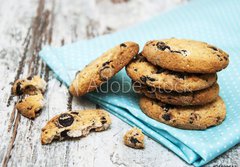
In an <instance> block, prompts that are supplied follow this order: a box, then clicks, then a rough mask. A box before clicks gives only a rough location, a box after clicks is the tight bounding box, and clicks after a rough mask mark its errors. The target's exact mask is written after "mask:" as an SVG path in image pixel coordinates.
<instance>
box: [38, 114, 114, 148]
mask: <svg viewBox="0 0 240 167" xmlns="http://www.w3.org/2000/svg"><path fill="white" fill-rule="evenodd" d="M110 124H111V118H110V116H109V114H108V113H107V112H106V111H104V110H83V111H79V110H78V111H70V112H65V113H62V114H59V115H57V116H55V117H53V118H52V119H51V120H50V121H48V123H47V124H46V125H45V127H44V128H43V129H42V134H41V142H42V144H49V143H51V142H52V141H53V140H54V139H55V140H64V139H69V138H79V137H82V136H87V135H88V134H89V132H90V131H92V130H94V131H96V132H99V131H103V130H106V129H108V127H109V126H110Z"/></svg>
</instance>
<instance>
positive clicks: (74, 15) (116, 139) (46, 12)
mask: <svg viewBox="0 0 240 167" xmlns="http://www.w3.org/2000/svg"><path fill="white" fill-rule="evenodd" d="M19 2H20V1H17V0H10V1H1V6H0V18H1V22H0V34H1V37H2V38H1V39H0V64H1V65H0V70H1V72H2V73H1V74H0V76H1V78H2V80H1V82H0V90H1V95H0V105H1V106H3V107H2V113H1V116H2V121H0V127H1V128H0V139H1V141H2V143H1V145H0V162H1V164H2V165H3V166H7V165H8V166H159V165H161V166H176V164H177V166H187V165H186V164H185V163H184V162H183V161H182V160H180V159H179V158H178V157H177V156H175V155H174V154H173V153H172V152H171V151H168V150H167V149H166V148H164V147H162V146H161V145H160V144H157V143H156V142H154V141H153V140H151V139H149V138H147V139H146V149H145V150H134V149H129V148H127V147H126V146H124V145H123V143H122V136H123V134H124V132H125V131H126V130H127V129H128V128H129V125H127V124H125V123H124V122H122V121H121V120H119V119H118V118H116V117H114V116H112V119H113V124H112V126H111V129H110V130H108V131H105V132H101V133H91V134H90V135H89V136H88V137H85V138H82V139H81V140H76V141H71V142H69V141H64V142H55V143H53V144H51V145H47V146H42V145H41V144H40V139H39V137H40V132H41V128H42V127H43V126H44V125H45V123H46V122H47V121H48V120H49V119H50V118H51V117H53V116H54V115H56V114H59V113H61V112H63V111H66V110H70V109H73V110H74V109H86V108H96V107H97V106H96V105H95V104H92V103H91V102H89V101H87V100H86V99H84V98H79V99H76V98H72V97H71V96H70V95H69V93H68V90H67V88H66V87H65V86H64V85H62V83H60V82H59V81H57V80H56V79H55V78H54V76H53V74H52V72H51V71H49V69H48V68H47V67H46V65H45V64H44V63H43V62H42V60H41V59H39V57H38V51H39V50H40V49H41V47H42V46H43V45H45V44H51V45H54V46H61V45H63V44H66V43H71V42H74V41H77V40H81V39H89V38H93V37H95V36H98V35H101V34H106V33H111V32H114V31H116V30H121V29H124V28H125V27H128V26H131V25H133V24H135V23H137V22H140V21H142V20H144V19H147V18H148V17H150V16H153V15H155V14H156V13H159V12H160V11H164V10H167V9H169V8H172V7H174V6H176V5H177V4H179V3H185V1H181V0H171V1H168V0H162V1H159V0H152V1H151V3H149V2H148V1H143V0H136V1H129V0H117V1H116V0H111V1H110V0H89V1H84V0H81V1H71V2H70V1H65V0H58V1H54V0H47V1H44V0H34V1H33V0H25V1H24V3H19ZM7 9H11V10H7ZM20 9H21V12H19V10H20ZM150 9H151V10H150ZM6 16H7V18H6ZM118 20H121V21H118ZM29 74H40V75H41V76H42V77H43V78H45V80H46V81H47V82H48V90H47V92H46V93H45V98H46V102H47V103H46V107H45V109H43V111H42V113H41V115H40V116H39V117H38V118H37V119H35V120H34V121H32V120H28V119H26V118H24V117H22V116H21V115H19V114H17V112H16V110H15V109H14V103H15V102H16V100H17V98H16V97H12V96H11V93H10V90H11V84H10V83H12V82H14V81H15V80H16V79H18V78H20V77H22V76H27V75H29ZM9 127H10V128H9ZM239 154H240V148H239V146H238V147H235V148H234V149H232V150H231V151H229V152H228V153H226V154H225V155H223V156H222V157H220V158H218V159H217V160H215V161H213V162H212V163H211V164H210V166H211V165H219V164H223V165H236V166H237V165H238V164H240V162H239V160H238V157H239Z"/></svg>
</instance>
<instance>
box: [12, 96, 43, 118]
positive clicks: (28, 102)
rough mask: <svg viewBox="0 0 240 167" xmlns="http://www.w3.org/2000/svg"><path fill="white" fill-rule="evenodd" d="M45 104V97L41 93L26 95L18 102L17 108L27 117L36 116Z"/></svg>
mask: <svg viewBox="0 0 240 167" xmlns="http://www.w3.org/2000/svg"><path fill="white" fill-rule="evenodd" d="M43 106H44V98H43V95H42V94H41V93H39V94H36V95H24V96H22V98H21V99H20V100H19V102H18V103H17V104H16V108H17V110H18V111H19V112H20V113H21V114H22V115H23V116H25V117H27V118H30V119H34V118H36V117H37V116H38V115H39V113H40V111H41V109H42V108H43Z"/></svg>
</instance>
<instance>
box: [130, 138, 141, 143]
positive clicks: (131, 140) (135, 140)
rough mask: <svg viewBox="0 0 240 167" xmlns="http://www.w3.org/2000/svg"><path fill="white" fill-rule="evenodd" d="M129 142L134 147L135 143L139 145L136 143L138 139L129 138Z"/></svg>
mask: <svg viewBox="0 0 240 167" xmlns="http://www.w3.org/2000/svg"><path fill="white" fill-rule="evenodd" d="M130 142H131V143H133V144H134V145H136V144H137V143H141V142H140V141H138V139H136V138H135V137H131V138H130Z"/></svg>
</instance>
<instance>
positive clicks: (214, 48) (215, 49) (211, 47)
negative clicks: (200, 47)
mask: <svg viewBox="0 0 240 167" xmlns="http://www.w3.org/2000/svg"><path fill="white" fill-rule="evenodd" d="M209 48H210V49H212V50H214V51H218V49H217V48H216V47H214V46H209Z"/></svg>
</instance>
